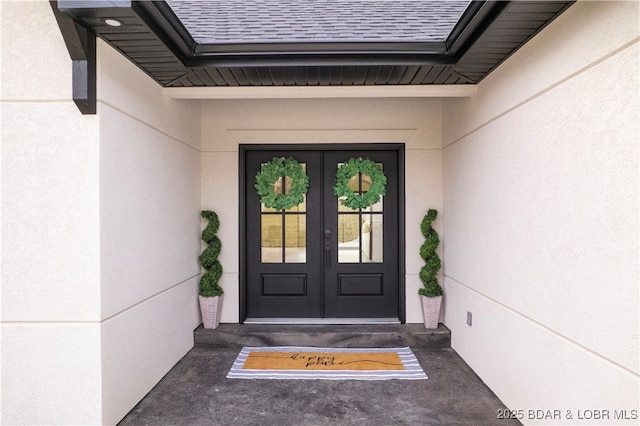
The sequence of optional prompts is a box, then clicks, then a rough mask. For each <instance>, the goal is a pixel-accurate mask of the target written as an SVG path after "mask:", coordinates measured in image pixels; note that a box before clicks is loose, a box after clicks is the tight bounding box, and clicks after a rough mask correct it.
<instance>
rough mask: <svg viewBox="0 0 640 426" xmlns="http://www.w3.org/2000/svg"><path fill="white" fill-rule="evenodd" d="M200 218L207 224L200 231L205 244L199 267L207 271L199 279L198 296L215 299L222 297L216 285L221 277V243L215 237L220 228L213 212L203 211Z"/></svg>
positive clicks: (216, 216) (218, 286)
mask: <svg viewBox="0 0 640 426" xmlns="http://www.w3.org/2000/svg"><path fill="white" fill-rule="evenodd" d="M200 216H202V217H203V218H205V219H207V220H208V221H209V223H208V224H207V226H206V227H205V228H204V230H203V231H202V241H204V242H205V243H207V248H206V249H204V251H203V252H202V254H201V255H200V257H199V258H198V259H199V260H200V265H202V267H203V268H204V269H206V270H207V271H206V272H205V273H204V274H202V278H200V296H203V297H215V296H222V294H224V290H223V289H222V287H220V285H219V284H218V281H220V278H221V277H222V264H220V261H219V260H218V256H219V255H220V250H221V249H222V241H220V238H218V237H217V235H216V233H217V232H218V228H220V220H219V219H218V215H217V214H216V213H215V212H212V211H210V210H203V211H202V212H201V213H200Z"/></svg>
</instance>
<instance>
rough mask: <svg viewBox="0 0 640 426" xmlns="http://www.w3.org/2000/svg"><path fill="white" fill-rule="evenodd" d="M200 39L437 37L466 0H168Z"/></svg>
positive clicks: (218, 41) (424, 39)
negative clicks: (249, 0)
mask: <svg viewBox="0 0 640 426" xmlns="http://www.w3.org/2000/svg"><path fill="white" fill-rule="evenodd" d="M168 3H169V5H170V6H171V8H172V9H173V11H174V12H175V14H176V15H177V16H178V17H179V18H180V20H181V21H182V23H183V24H184V26H185V27H186V28H187V30H188V31H189V32H190V34H191V36H192V37H193V38H194V40H195V41H196V42H197V43H200V44H227V43H229V44H230V43H291V42H376V41H380V42H396V41H398V42H400V41H401V42H442V41H444V40H445V39H446V38H447V37H448V35H449V33H450V32H451V30H452V29H453V27H454V26H455V24H456V23H457V22H458V20H459V19H460V16H461V15H462V13H463V12H464V11H465V9H466V8H467V6H468V5H469V3H470V2H469V1H418V0H396V1H393V0H373V1H372V0H255V1H251V2H248V1H246V0H207V1H204V0H169V1H168Z"/></svg>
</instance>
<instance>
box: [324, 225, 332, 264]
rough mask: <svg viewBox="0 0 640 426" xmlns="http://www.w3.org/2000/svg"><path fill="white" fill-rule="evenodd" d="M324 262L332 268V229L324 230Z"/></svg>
mask: <svg viewBox="0 0 640 426" xmlns="http://www.w3.org/2000/svg"><path fill="white" fill-rule="evenodd" d="M324 262H325V265H326V266H327V267H328V268H331V229H325V230H324Z"/></svg>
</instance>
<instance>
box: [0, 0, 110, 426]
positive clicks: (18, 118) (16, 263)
mask: <svg viewBox="0 0 640 426" xmlns="http://www.w3.org/2000/svg"><path fill="white" fill-rule="evenodd" d="M0 29H1V32H2V52H1V56H2V88H1V92H0V93H1V95H0V98H1V99H0V102H1V126H2V129H1V132H2V134H1V138H2V143H1V145H0V146H1V149H2V153H1V170H0V173H1V177H0V182H1V185H2V190H1V191H2V199H1V206H0V209H1V213H2V214H1V218H0V222H1V227H2V238H1V239H2V247H1V259H2V260H1V262H2V267H1V272H0V275H1V277H0V281H1V319H2V330H1V333H0V334H1V341H0V347H1V348H2V349H1V352H2V355H1V356H2V361H1V368H2V371H1V373H0V381H1V384H0V387H1V389H2V395H1V403H0V405H1V407H0V423H2V424H96V423H100V421H101V410H102V394H101V375H100V334H99V329H100V326H99V318H100V282H99V280H100V262H99V253H100V251H99V247H100V234H99V194H98V185H99V183H98V178H99V177H98V151H99V144H98V119H97V117H95V116H82V115H81V114H80V113H79V112H78V109H77V108H76V106H75V104H74V103H73V101H72V100H71V99H70V93H71V60H70V59H69V55H68V53H67V50H66V48H65V45H64V42H63V40H62V36H61V35H60V30H59V29H58V27H57V24H56V21H55V19H54V17H53V13H52V11H51V6H50V5H49V2H47V1H33V2H6V1H2V2H0ZM52 69H56V70H57V72H51V70H52Z"/></svg>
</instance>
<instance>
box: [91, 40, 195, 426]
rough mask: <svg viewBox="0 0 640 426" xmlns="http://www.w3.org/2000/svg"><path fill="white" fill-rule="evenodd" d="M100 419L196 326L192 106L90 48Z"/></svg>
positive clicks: (176, 351) (103, 49)
mask: <svg viewBox="0 0 640 426" xmlns="http://www.w3.org/2000/svg"><path fill="white" fill-rule="evenodd" d="M98 63H99V77H98V99H99V103H98V108H99V111H98V114H99V117H100V236H101V238H100V250H101V269H100V272H101V274H100V278H101V298H100V302H101V320H102V340H101V343H102V371H103V388H102V392H103V393H102V401H103V421H104V423H105V424H113V423H115V422H117V421H119V420H120V419H121V418H122V417H123V416H124V415H125V414H126V413H127V412H128V411H129V410H130V409H131V408H133V406H134V405H135V404H136V403H137V402H138V401H139V400H140V399H142V397H144V395H145V394H146V393H147V392H148V391H149V390H150V389H151V388H152V387H153V386H154V385H155V384H156V383H157V382H158V381H159V380H160V379H161V378H162V377H163V376H164V375H165V374H166V373H167V371H169V369H170V368H171V367H173V365H174V364H175V363H176V362H177V361H178V360H179V359H180V358H181V357H182V356H184V354H185V353H186V352H187V351H189V350H190V349H191V348H192V347H193V333H192V332H193V329H195V328H196V327H197V325H198V324H199V323H200V314H199V310H198V303H197V289H198V279H199V275H200V266H199V265H198V255H199V254H200V229H201V228H200V105H199V102H185V101H174V100H170V99H167V98H165V97H164V96H163V95H162V89H161V87H160V86H159V85H158V84H156V83H155V82H154V81H153V80H151V79H150V78H149V77H147V76H146V75H145V74H144V73H143V72H142V71H140V70H139V69H138V68H136V67H135V66H134V65H132V64H131V63H130V62H128V61H127V60H126V59H125V58H124V57H122V56H121V55H120V54H119V53H118V52H116V51H115V50H113V49H112V48H111V47H109V46H108V45H106V44H104V43H102V42H100V43H99V44H98Z"/></svg>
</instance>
